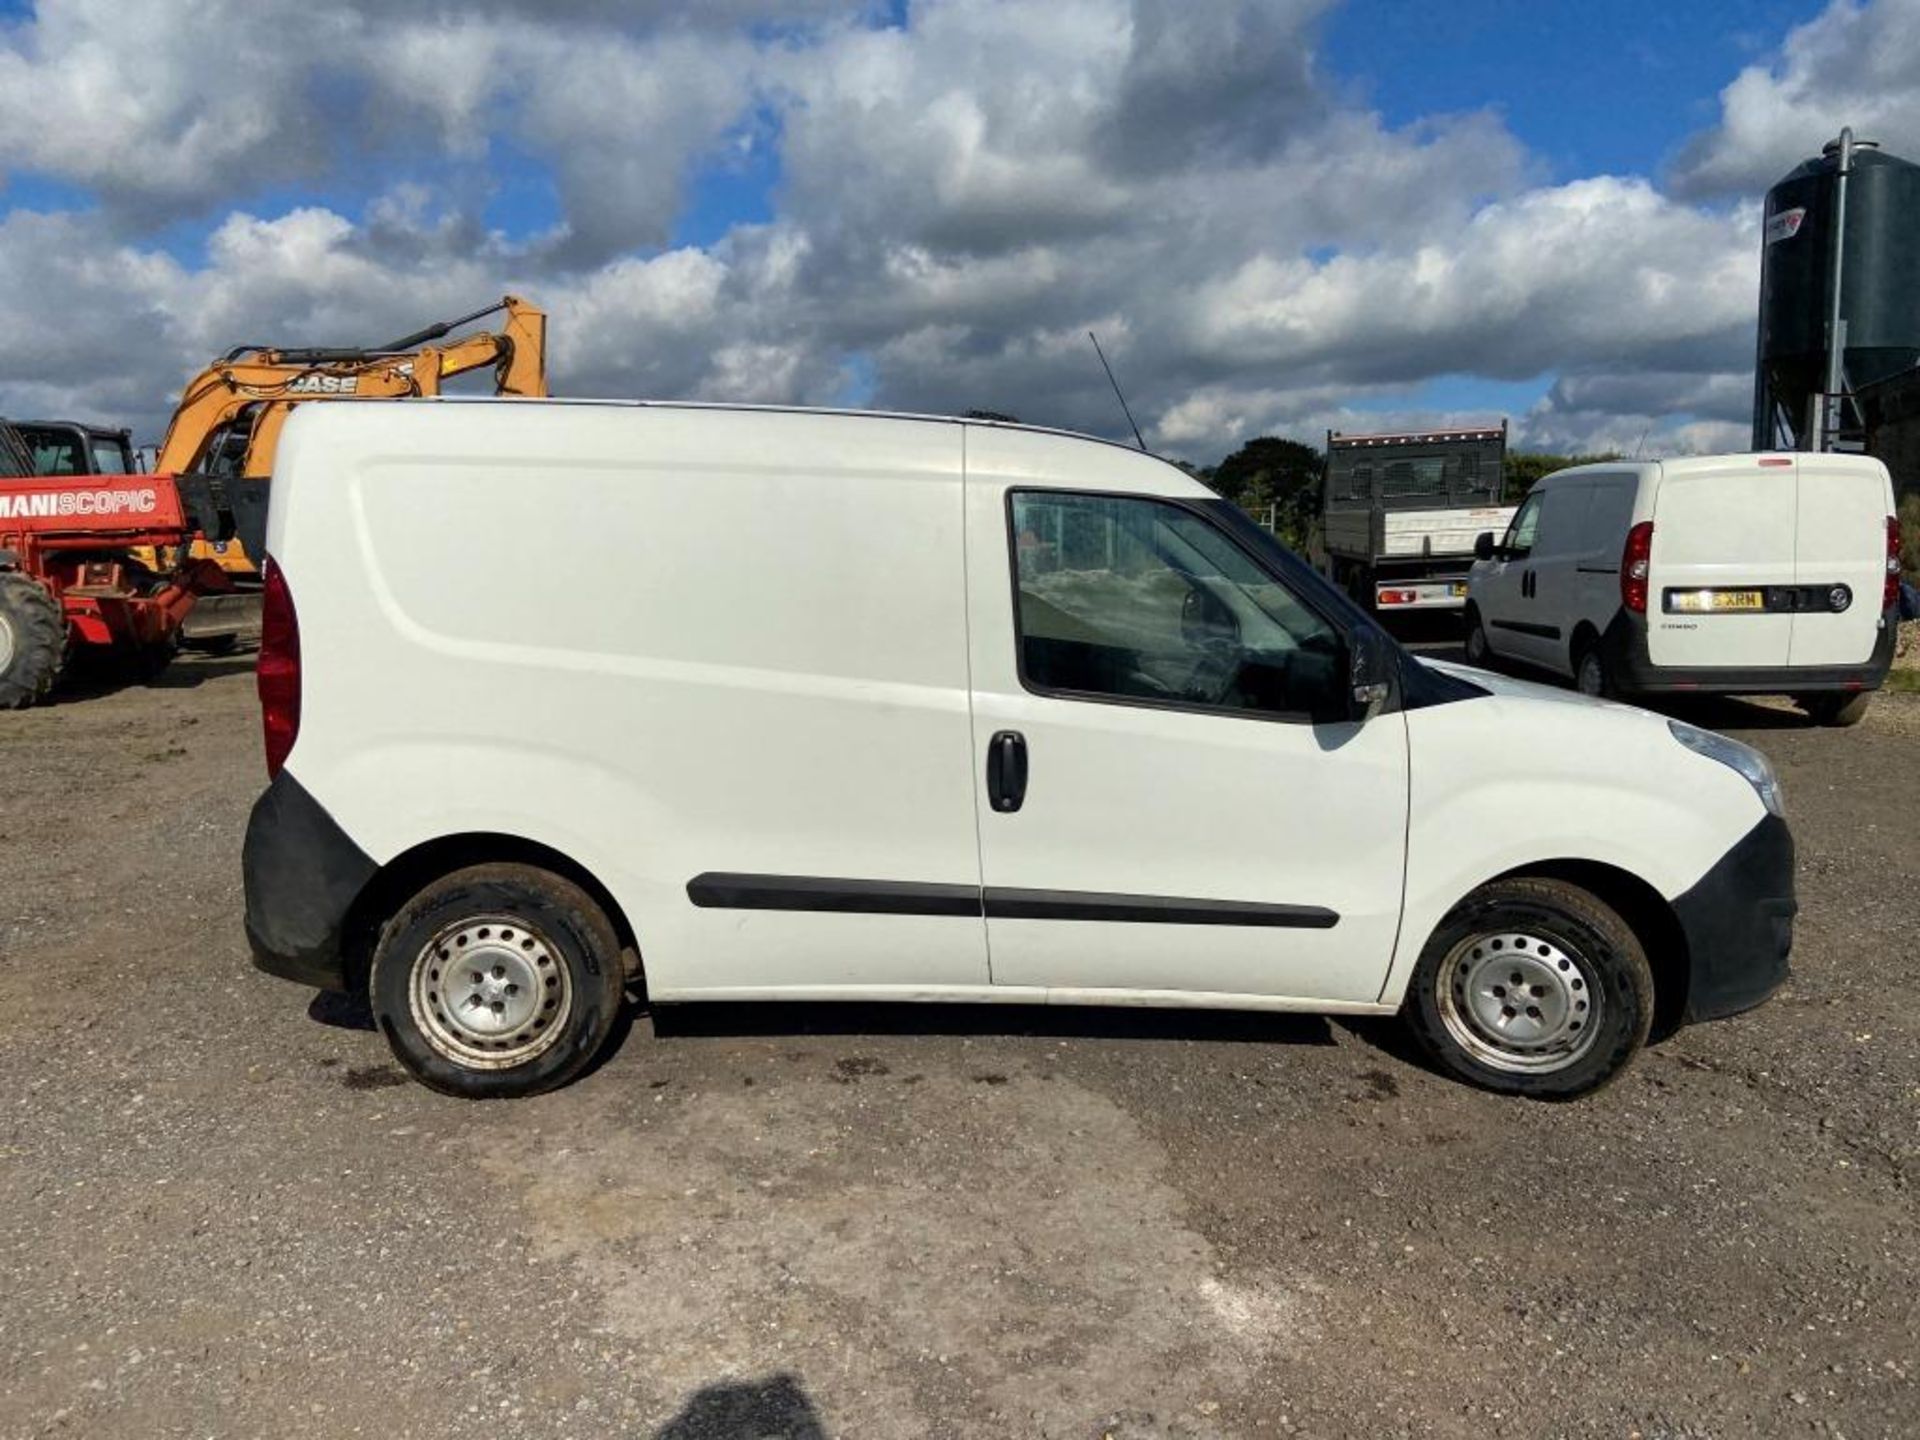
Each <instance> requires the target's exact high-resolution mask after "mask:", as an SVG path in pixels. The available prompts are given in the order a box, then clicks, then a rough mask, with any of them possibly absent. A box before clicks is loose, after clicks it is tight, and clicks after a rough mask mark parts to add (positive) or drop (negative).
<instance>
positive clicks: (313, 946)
mask: <svg viewBox="0 0 1920 1440" xmlns="http://www.w3.org/2000/svg"><path fill="white" fill-rule="evenodd" d="M378 868H379V867H378V866H376V865H375V864H374V863H373V861H372V860H370V859H369V858H367V855H366V854H365V852H364V851H362V850H361V849H360V847H359V846H358V845H355V844H354V843H353V841H352V840H351V839H349V838H348V836H347V833H346V831H344V830H342V829H341V828H340V827H339V825H338V824H336V823H335V822H334V818H333V817H332V816H331V815H329V814H328V813H327V812H326V811H325V809H323V808H322V807H321V805H320V802H319V801H317V800H315V799H314V798H313V797H312V796H311V795H309V794H308V793H307V792H306V790H305V789H304V788H303V787H302V786H301V784H300V782H299V781H298V780H296V779H294V778H293V776H292V775H291V774H289V773H288V772H287V771H285V770H282V771H281V772H280V773H279V774H278V775H277V776H275V777H274V780H273V783H272V784H271V785H269V786H268V787H267V791H266V793H265V794H264V795H262V796H261V797H260V798H259V799H258V800H256V801H255V802H254V806H253V814H252V815H251V816H249V817H248V820H247V838H246V841H245V843H244V844H243V845H242V847H241V850H240V870H241V875H242V877H243V880H244V882H245V887H246V896H247V919H246V926H247V943H248V944H249V945H251V946H252V948H253V963H254V964H255V965H257V966H259V967H260V968H261V969H262V970H264V971H266V972H267V973H268V974H269V975H278V976H280V977H281V978H282V979H286V980H295V981H298V982H299V983H300V984H302V985H312V986H315V987H317V988H319V989H322V990H345V989H347V988H349V985H350V981H351V977H350V976H349V974H348V957H347V951H346V941H347V930H348V920H349V917H350V916H351V914H352V911H353V905H354V902H355V901H356V900H358V899H359V898H360V895H361V893H362V892H363V891H364V890H365V889H366V888H367V882H368V881H370V880H372V879H373V877H374V874H375V872H376V871H377V869H378Z"/></svg>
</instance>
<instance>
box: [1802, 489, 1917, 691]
mask: <svg viewBox="0 0 1920 1440" xmlns="http://www.w3.org/2000/svg"><path fill="white" fill-rule="evenodd" d="M1794 469H1795V473H1796V475H1797V476H1798V478H1799V495H1798V502H1797V506H1796V510H1797V513H1798V515H1799V525H1798V527H1797V528H1796V530H1795V533H1794V546H1793V575H1794V581H1795V583H1796V584H1797V585H1799V586H1800V587H1801V591H1802V593H1803V595H1805V596H1806V597H1807V598H1809V599H1812V600H1814V601H1815V602H1816V603H1815V604H1813V605H1803V606H1802V607H1801V608H1800V609H1799V610H1797V611H1796V612H1795V614H1794V617H1793V639H1792V641H1791V642H1790V644H1789V646H1788V662H1789V663H1790V664H1793V665H1860V664H1864V663H1865V662H1866V660H1867V659H1868V658H1869V657H1870V656H1871V655H1872V654H1873V647H1874V642H1875V641H1876V640H1878V639H1879V624H1878V622H1879V619H1880V610H1881V606H1880V600H1881V594H1882V591H1883V589H1884V587H1885V584H1886V578H1887V572H1886V564H1887V561H1886V553H1887V545H1886V533H1887V517H1888V515H1889V514H1891V513H1892V497H1891V495H1890V494H1889V489H1888V487H1889V482H1888V480H1887V478H1886V476H1885V475H1884V474H1883V473H1882V472H1881V471H1880V470H1879V469H1878V467H1877V466H1871V465H1862V464H1861V463H1860V461H1859V459H1858V458H1856V457H1852V456H1838V455H1801V456H1797V457H1796V459H1795V465H1794ZM1835 587H1845V589H1846V591H1847V594H1848V597H1849V599H1850V601H1851V603H1850V604H1848V605H1847V606H1846V608H1844V609H1835V608H1833V607H1832V606H1831V604H1830V603H1829V604H1826V605H1822V604H1819V603H1817V602H1818V601H1820V600H1822V599H1824V598H1827V597H1829V596H1831V595H1832V592H1833V591H1834V589H1835Z"/></svg>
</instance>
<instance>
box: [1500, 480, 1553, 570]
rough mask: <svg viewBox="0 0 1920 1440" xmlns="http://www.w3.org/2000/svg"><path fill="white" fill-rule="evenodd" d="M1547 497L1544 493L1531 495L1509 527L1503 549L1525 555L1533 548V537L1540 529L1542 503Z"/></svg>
mask: <svg viewBox="0 0 1920 1440" xmlns="http://www.w3.org/2000/svg"><path fill="white" fill-rule="evenodd" d="M1545 499H1546V496H1544V495H1529V496H1528V497H1527V501H1526V504H1524V505H1522V506H1521V507H1520V509H1519V511H1518V512H1517V513H1515V515H1514V517H1513V524H1511V525H1509V526H1508V527H1507V540H1506V544H1505V545H1504V546H1503V547H1502V548H1503V549H1506V550H1509V551H1511V552H1512V553H1514V554H1516V555H1524V554H1526V553H1527V552H1528V551H1529V550H1531V549H1533V537H1534V536H1535V535H1536V534H1537V533H1538V532H1539V529H1540V505H1541V502H1542V501H1544V500H1545Z"/></svg>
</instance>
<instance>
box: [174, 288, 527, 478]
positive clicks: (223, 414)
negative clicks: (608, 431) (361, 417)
mask: <svg viewBox="0 0 1920 1440" xmlns="http://www.w3.org/2000/svg"><path fill="white" fill-rule="evenodd" d="M498 312H504V313H505V315H506V322H505V324H504V325H502V326H501V328H500V330H499V331H497V332H491V331H489V332H481V333H476V334H472V335H466V336H462V337H460V338H459V339H456V340H454V341H452V342H450V343H448V344H446V345H436V344H433V343H431V342H433V341H437V340H439V339H441V338H443V337H444V336H445V335H446V334H447V333H448V332H449V331H451V330H453V329H455V328H457V327H458V326H460V325H462V324H466V323H468V322H470V321H472V320H476V319H479V318H481V317H482V316H485V315H491V314H495V313H498ZM546 351H547V316H546V312H545V311H543V310H541V309H539V308H538V307H537V306H533V305H529V304H527V302H526V301H524V300H521V299H519V298H518V297H516V296H512V295H509V296H507V297H506V298H505V299H503V300H501V301H500V302H499V304H497V305H492V306H489V307H487V308H486V309H485V310H478V311H475V312H474V313H473V314H472V315H468V316H464V317H462V318H461V319H459V320H450V321H443V322H442V323H440V324H438V325H430V326H428V327H427V328H426V329H425V330H422V331H419V332H417V333H416V334H414V335H409V336H406V337H405V338H403V339H401V340H398V341H395V342H394V343H392V344H390V345H385V346H381V347H379V348H377V349H372V350H311V349H310V350H292V349H288V350H277V349H272V348H269V347H265V346H241V347H239V348H238V349H236V350H234V351H232V352H230V353H229V354H228V355H227V357H226V358H225V359H223V360H218V361H216V362H214V363H213V364H212V365H209V366H208V367H207V368H206V369H205V370H203V371H201V372H200V373H199V374H198V375H196V376H195V377H194V378H193V380H192V381H191V382H189V383H188V385H187V388H186V390H185V392H184V393H183V394H182V395H181V397H180V405H179V408H178V409H176V410H175V411H174V416H173V421H172V423H171V424H170V425H168V427H167V435H166V439H165V440H163V441H162V442H161V445H160V453H159V456H158V457H157V458H156V460H155V462H154V469H155V470H156V471H157V472H160V473H169V472H173V473H178V472H184V471H193V470H201V469H205V468H207V462H208V456H209V452H210V450H211V449H212V448H213V445H214V442H215V441H216V440H217V439H219V438H220V437H222V436H226V435H230V434H231V433H232V431H233V428H234V427H235V426H236V425H242V426H245V427H246V433H245V452H244V459H243V460H242V461H241V464H240V466H239V471H238V473H239V474H240V475H242V476H245V477H247V478H256V479H257V478H264V477H266V476H268V475H270V474H272V473H273V456H274V451H275V449H276V447H277V446H278V444H279V439H280V427H281V426H282V425H284V424H285V423H286V420H287V416H288V415H289V414H291V413H292V411H293V408H294V407H295V406H296V405H301V404H305V403H306V402H307V401H310V400H339V399H349V398H375V399H380V398H390V399H397V398H402V397H405V396H411V395H438V394H439V393H440V386H441V382H442V381H443V380H446V379H450V378H451V377H453V376H455V375H463V374H466V373H468V372H469V371H473V370H478V369H481V368H482V367H484V366H487V365H492V366H493V367H494V388H495V392H496V393H498V394H501V395H532V396H543V395H545V394H546V393H547V353H546Z"/></svg>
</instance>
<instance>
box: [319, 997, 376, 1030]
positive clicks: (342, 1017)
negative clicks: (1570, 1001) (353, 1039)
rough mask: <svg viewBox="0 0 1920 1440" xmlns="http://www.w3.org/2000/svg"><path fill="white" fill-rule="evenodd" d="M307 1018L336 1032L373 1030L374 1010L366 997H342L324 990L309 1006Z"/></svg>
mask: <svg viewBox="0 0 1920 1440" xmlns="http://www.w3.org/2000/svg"><path fill="white" fill-rule="evenodd" d="M307 1018H308V1019H309V1020H311V1021H313V1022H314V1023H315V1024H317V1025H325V1026H327V1027H329V1028H330V1029H334V1030H372V1029H374V1028H375V1027H374V1023H373V1009H372V1007H371V1006H369V1005H368V1004H367V997H366V996H364V995H342V994H339V993H338V992H336V991H333V990H322V991H320V992H319V993H318V994H317V995H315V996H314V997H313V1001H312V1003H311V1004H309V1005H308V1006H307Z"/></svg>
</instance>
